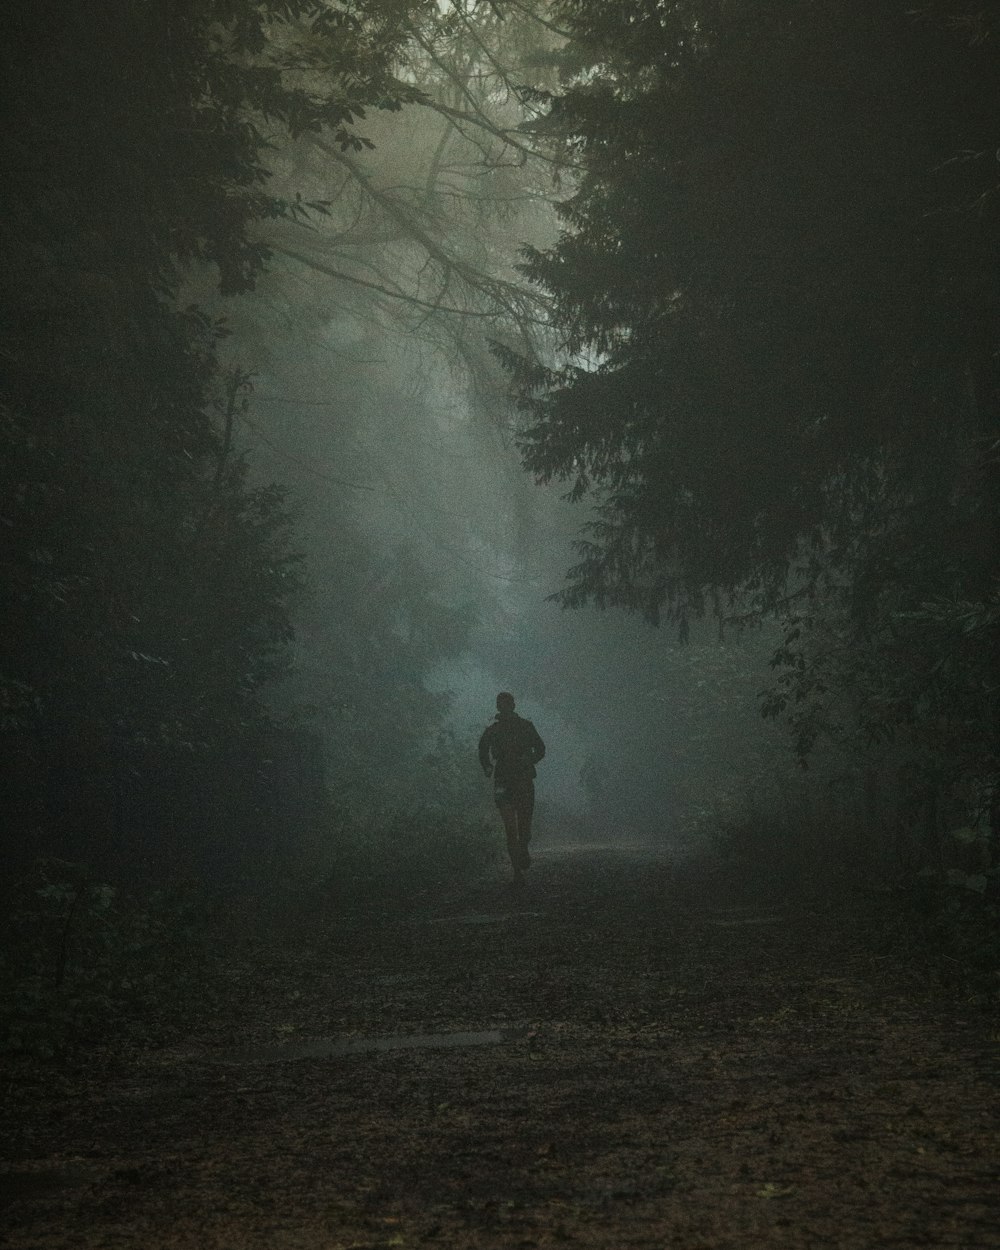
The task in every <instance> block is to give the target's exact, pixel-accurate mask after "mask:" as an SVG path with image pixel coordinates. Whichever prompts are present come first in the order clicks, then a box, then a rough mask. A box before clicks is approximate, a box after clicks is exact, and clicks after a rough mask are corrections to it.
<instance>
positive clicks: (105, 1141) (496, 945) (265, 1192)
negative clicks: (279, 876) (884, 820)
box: [0, 848, 1000, 1250]
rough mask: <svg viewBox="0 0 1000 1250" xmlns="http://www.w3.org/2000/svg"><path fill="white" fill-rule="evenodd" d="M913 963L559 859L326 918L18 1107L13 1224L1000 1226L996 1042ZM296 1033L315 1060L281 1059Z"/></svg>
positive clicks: (2, 1223)
mask: <svg viewBox="0 0 1000 1250" xmlns="http://www.w3.org/2000/svg"><path fill="white" fill-rule="evenodd" d="M919 984H920V981H919V978H918V977H915V976H913V975H912V974H908V973H907V971H906V969H905V968H904V969H900V966H899V961H898V960H897V959H895V958H892V957H889V956H885V955H880V954H879V953H878V948H877V946H876V947H875V948H873V946H872V934H871V932H870V931H869V930H868V929H866V928H865V926H864V925H863V924H862V922H861V921H860V920H859V918H858V916H857V915H854V914H853V913H852V912H850V911H849V910H845V909H844V908H837V909H835V910H830V911H816V910H802V909H795V908H785V907H782V906H780V905H778V904H777V903H776V902H775V900H774V899H772V900H770V902H769V903H762V902H760V901H756V902H754V901H752V900H751V901H748V900H747V899H746V898H745V897H743V898H741V897H739V896H738V895H735V894H730V895H728V896H720V895H719V894H718V892H717V890H715V891H713V890H709V889H705V888H698V887H696V886H692V885H687V886H685V883H684V882H683V881H680V882H679V881H678V880H677V879H676V878H675V877H674V876H673V875H672V874H671V871H670V869H669V867H668V865H666V864H665V863H659V862H656V861H650V860H645V861H644V860H642V859H641V857H639V856H638V855H635V854H620V853H619V854H615V853H610V852H607V851H600V850H590V851H588V850H586V848H577V850H576V851H575V852H574V853H572V854H566V853H552V852H550V853H549V854H547V855H546V854H542V855H539V856H538V857H537V859H536V864H535V866H534V867H533V869H532V873H531V879H530V884H529V885H528V887H527V888H526V889H525V890H523V891H522V892H520V893H517V894H514V893H512V892H510V891H509V890H507V889H506V888H505V887H504V886H503V885H502V884H501V883H500V882H499V880H498V881H495V882H488V883H485V884H481V885H479V886H477V887H475V888H471V889H469V890H468V891H466V892H464V893H462V894H461V895H460V896H457V897H454V898H452V899H448V900H438V902H437V903H436V904H435V905H434V906H433V907H430V908H424V909H420V910H418V911H416V912H415V913H413V914H411V915H409V916H406V917H403V918H400V917H395V918H385V919H383V920H382V921H380V922H379V923H378V924H377V925H374V926H370V927H368V928H361V927H358V926H357V925H356V924H355V925H336V924H332V923H330V922H329V921H328V920H324V919H323V918H321V917H312V918H309V919H308V920H305V921H303V923H302V925H301V926H300V931H299V932H298V933H297V934H296V935H295V936H294V938H289V940H288V941H287V942H286V943H285V944H284V945H283V946H282V947H281V948H279V949H274V948H273V946H272V947H271V948H267V947H263V948H260V949H249V948H248V949H247V950H246V952H245V954H244V956H243V958H242V959H241V960H240V961H238V962H237V963H236V964H235V965H234V966H233V967H232V969H231V971H230V974H229V977H228V981H227V983H226V987H225V989H224V992H222V994H221V1001H220V1002H219V1003H218V1010H217V1012H216V1013H214V1015H213V1017H212V1019H211V1020H206V1021H201V1022H199V1021H193V1022H192V1035H191V1037H190V1039H189V1040H188V1041H187V1042H186V1043H185V1044H184V1046H182V1047H175V1048H173V1049H170V1050H161V1051H158V1052H150V1053H146V1054H143V1055H139V1056H137V1057H134V1058H133V1059H132V1060H131V1061H129V1062H128V1063H122V1062H118V1063H116V1064H112V1065H110V1066H107V1067H106V1068H105V1069H104V1070H102V1071H100V1072H96V1071H92V1073H91V1075H90V1076H89V1077H78V1078H76V1079H74V1080H71V1081H67V1082H66V1083H65V1085H64V1086H62V1087H59V1088H48V1089H47V1090H46V1091H44V1092H39V1091H37V1090H36V1091H35V1092H34V1093H32V1094H31V1098H32V1100H33V1105H32V1107H31V1117H30V1122H29V1123H27V1124H25V1125H22V1126H21V1128H20V1131H18V1132H14V1131H13V1130H14V1126H12V1125H10V1124H7V1125H5V1126H4V1129H5V1133H6V1134H7V1135H8V1137H13V1139H14V1150H13V1153H12V1155H11V1156H10V1159H11V1162H10V1163H9V1164H8V1165H7V1167H6V1177H5V1178H4V1179H5V1188H6V1201H5V1206H4V1210H3V1211H2V1212H0V1233H2V1231H3V1230H4V1229H5V1228H6V1231H7V1235H8V1238H9V1242H8V1244H9V1245H10V1246H12V1247H15V1248H17V1250H29V1248H30V1250H56V1248H59V1250H62V1248H64V1247H65V1248H67V1250H68V1248H69V1247H75V1248H79V1247H95V1248H96V1247H126V1246H128V1247H132V1246H136V1247H139V1246H141V1247H144V1248H148V1250H159V1248H160V1247H177V1248H178V1250H180V1248H183V1250H189V1248H190V1250H215V1248H219V1250H265V1248H266V1250H300V1248H301V1250H388V1248H389V1247H420V1246H427V1247H483V1248H484V1250H489V1248H493V1247H497V1248H500V1247H503V1248H504V1250H508V1248H511V1247H548V1246H573V1245H576V1246H587V1247H600V1248H601V1250H624V1248H625V1247H650V1248H651V1250H652V1248H653V1247H655V1248H656V1250H669V1248H671V1247H677V1248H678V1250H701V1248H704V1250H708V1248H711V1250H722V1248H728V1247H733V1248H739V1250H744V1248H748V1250H756V1248H758V1247H771V1246H774V1247H802V1248H806V1247H809V1248H811V1247H817V1246H835V1247H844V1248H852V1250H853V1248H854V1247H857V1248H858V1250H861V1248H864V1250H869V1248H871V1247H881V1246H892V1247H911V1246H913V1247H916V1246H920V1247H946V1246H949V1247H950V1246H954V1247H961V1248H962V1250H974V1248H976V1247H1000V1192H998V1188H997V1179H998V1175H1000V1167H998V1164H1000V1147H998V1141H1000V1134H998V1129H1000V1097H998V1081H997V1059H998V1045H997V1038H996V1036H995V1035H994V1036H993V1037H991V1036H990V1030H989V1027H988V1025H987V1024H985V1023H984V1021H983V1019H982V1018H981V1017H977V1016H975V1015H974V1014H973V1013H971V1012H970V1013H968V1015H969V1018H968V1019H962V1018H958V1017H959V1016H960V1014H961V1013H960V1012H957V1011H956V1008H955V1007H954V1005H953V1004H949V1003H948V1002H946V1001H945V1000H943V999H941V998H939V997H938V998H935V997H934V996H933V995H928V994H921V993H920V992H919ZM455 1034H470V1035H474V1036H475V1039H476V1040H475V1041H474V1042H469V1041H468V1039H466V1042H468V1044H464V1043H463V1042H462V1041H461V1040H457V1039H455V1037H454V1036H453V1035H455ZM404 1035H419V1036H420V1038H421V1044H420V1045H419V1046H414V1047H412V1048H411V1047H409V1046H407V1045H405V1043H404V1042H402V1041H400V1040H399V1039H400V1037H401V1036H404ZM361 1039H367V1040H361ZM345 1041H351V1042H352V1043H353V1044H352V1045H349V1046H346V1047H345V1046H344V1045H343V1043H344V1042H345ZM308 1043H317V1044H319V1043H322V1045H323V1046H326V1047H327V1048H328V1053H325V1054H321V1055H319V1056H318V1057H312V1058H309V1057H298V1058H295V1057H292V1056H293V1055H301V1054H302V1053H303V1051H307V1050H308V1048H309V1047H308V1045H307V1044H308ZM337 1047H339V1049H337ZM357 1047H361V1049H357ZM376 1047H378V1048H376ZM331 1048H334V1049H333V1050H332V1053H329V1052H330V1049H331ZM366 1048H367V1049H366ZM27 1098H28V1093H27V1092H25V1091H24V1090H21V1089H20V1087H18V1092H17V1094H16V1096H9V1097H8V1099H7V1112H6V1114H20V1115H23V1114H24V1113H25V1108H26V1106H27V1103H26V1101H25V1100H26V1099H27Z"/></svg>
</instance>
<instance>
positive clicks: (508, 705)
mask: <svg viewBox="0 0 1000 1250" xmlns="http://www.w3.org/2000/svg"><path fill="white" fill-rule="evenodd" d="M513 710H514V696H513V695H512V694H508V693H507V691H506V690H501V691H500V693H499V694H498V695H497V711H498V712H513Z"/></svg>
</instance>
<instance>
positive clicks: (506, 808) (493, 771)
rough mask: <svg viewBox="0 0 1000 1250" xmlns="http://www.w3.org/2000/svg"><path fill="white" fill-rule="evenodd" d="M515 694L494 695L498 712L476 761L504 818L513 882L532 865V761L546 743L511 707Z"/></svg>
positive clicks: (534, 760)
mask: <svg viewBox="0 0 1000 1250" xmlns="http://www.w3.org/2000/svg"><path fill="white" fill-rule="evenodd" d="M514 707H515V703H514V696H513V695H512V694H508V692H507V691H506V690H502V691H501V692H500V693H499V694H498V695H497V714H496V718H495V720H494V721H493V722H492V724H490V725H487V727H486V729H485V730H484V731H483V735H482V737H481V738H480V739H479V763H480V765H481V766H482V769H483V772H484V773H485V775H486V776H487V777H490V776H492V778H493V800H494V802H495V803H496V805H497V808H498V810H499V812H500V818H501V819H502V820H503V827H504V833H505V834H506V836H507V854H508V855H509V856H510V863H511V867H512V868H513V869H514V882H515V884H518V885H519V884H520V883H521V882H522V881H523V880H524V875H523V874H524V872H525V869H527V868H529V867H530V865H531V856H530V855H529V854H528V843H529V842H530V841H531V817H532V813H533V812H534V809H535V776H536V772H535V765H536V764H537V763H538V761H539V760H540V759H542V758H543V757H544V755H545V743H544V742H543V741H542V739H541V737H540V736H539V734H538V730H537V729H536V728H535V726H534V725H533V724H532V723H531V721H530V720H525V719H524V718H523V717H521V716H518V715H517V713H516V712H515V711H514Z"/></svg>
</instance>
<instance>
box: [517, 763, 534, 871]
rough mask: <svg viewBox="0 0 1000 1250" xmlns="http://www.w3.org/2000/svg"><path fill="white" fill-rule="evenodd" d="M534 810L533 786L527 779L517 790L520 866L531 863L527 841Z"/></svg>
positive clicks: (525, 866)
mask: <svg viewBox="0 0 1000 1250" xmlns="http://www.w3.org/2000/svg"><path fill="white" fill-rule="evenodd" d="M534 812H535V786H534V783H533V782H530V781H529V782H528V783H527V784H526V785H525V786H523V787H522V788H521V789H520V790H519V792H518V796H517V836H518V850H519V863H520V865H521V867H522V868H527V867H528V866H529V865H530V864H531V857H530V855H529V854H528V843H529V842H530V841H531V818H532V816H533V815H534Z"/></svg>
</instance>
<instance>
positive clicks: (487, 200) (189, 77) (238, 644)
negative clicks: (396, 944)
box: [0, 0, 1000, 980]
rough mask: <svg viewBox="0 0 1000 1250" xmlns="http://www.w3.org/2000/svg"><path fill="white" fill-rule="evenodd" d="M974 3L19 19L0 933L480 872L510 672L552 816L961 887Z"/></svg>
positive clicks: (981, 679) (398, 0) (980, 126)
mask: <svg viewBox="0 0 1000 1250" xmlns="http://www.w3.org/2000/svg"><path fill="white" fill-rule="evenodd" d="M996 15H997V6H996V5H995V4H989V5H986V6H979V7H978V8H977V10H976V12H975V13H974V14H973V13H971V12H969V11H968V10H967V8H966V7H964V6H963V5H962V4H952V3H947V2H943V3H931V4H928V5H925V6H922V7H920V8H919V9H917V10H914V9H913V6H912V5H910V4H904V3H902V2H900V3H895V2H893V3H888V4H883V5H877V6H873V5H871V4H866V3H861V2H860V0H858V2H857V3H845V4H841V5H835V6H832V7H831V6H829V5H821V4H812V3H805V4H796V5H794V6H792V5H789V4H787V3H780V2H779V0H759V2H758V3H751V4H746V5H742V6H731V5H729V4H725V3H720V2H718V0H692V2H691V3H677V4H663V3H658V2H657V3H652V2H650V3H630V4H627V5H620V4H607V3H605V2H604V0H555V2H553V3H544V2H543V0H509V2H508V0H497V2H496V3H485V2H477V0H455V2H453V3H445V2H444V0H441V2H440V3H439V2H416V3H411V2H409V0H357V2H353V0H344V2H329V3H328V2H326V0H283V2H281V3H279V2H277V0H274V2H272V0H260V2H259V3H253V2H252V0H224V2H223V0H196V2H193V3H190V4H185V5H149V6H137V5H135V4H132V3H127V2H126V0H120V2H118V3H116V2H115V0H106V2H104V3H101V4H99V5H97V6H96V7H95V6H93V5H88V6H70V7H69V8H66V7H65V6H62V5H59V6H56V5H51V4H47V3H42V4H39V5H33V6H31V7H30V8H28V9H24V10H22V11H19V12H18V14H17V15H16V16H15V17H14V18H13V19H12V29H11V33H10V38H9V39H8V40H6V41H5V44H4V48H3V50H2V52H0V61H2V64H0V73H2V79H3V82H4V84H5V87H4V91H5V100H6V124H5V126H4V129H3V138H2V143H3V149H4V156H3V165H4V169H5V170H6V171H7V172H6V178H5V182H6V192H5V195H4V204H3V217H4V226H5V246H4V260H3V269H4V279H5V282H4V286H5V295H6V298H5V305H4V317H5V325H4V330H5V333H4V348H3V363H4V376H3V391H2V395H0V420H2V435H3V440H4V454H3V460H2V470H0V471H2V473H3V475H4V480H3V490H2V498H3V509H2V522H3V534H4V547H3V560H4V593H5V610H4V623H5V628H4V659H3V667H2V669H0V715H2V720H0V729H2V733H3V769H4V782H3V795H4V797H3V802H4V808H5V829H6V835H7V836H6V838H5V846H4V858H5V860H6V866H7V869H8V880H11V881H16V882H17V883H18V884H17V885H16V886H15V887H14V890H13V892H12V893H11V895H10V899H9V901H10V909H9V910H10V914H11V915H15V916H19V917H21V920H23V919H24V917H25V916H26V915H27V914H28V913H29V912H31V908H32V906H34V904H33V903H32V901H31V900H33V899H35V900H39V899H40V900H42V903H39V907H42V908H43V910H44V906H50V907H51V911H52V917H53V920H52V923H53V924H54V925H55V930H54V931H58V932H61V933H62V934H63V935H65V933H66V932H67V931H68V925H69V922H68V921H67V919H66V916H67V914H68V909H72V908H78V909H80V908H82V909H83V910H86V908H87V907H91V909H93V907H94V906H97V903H95V899H97V900H98V902H99V900H100V898H103V899H104V903H101V904H100V906H105V905H108V906H110V903H108V896H103V895H101V896H98V895H94V894H93V893H92V891H93V890H95V889H97V888H98V885H99V883H105V882H110V883H114V885H115V886H116V887H138V886H139V885H140V884H142V885H143V886H144V888H149V887H151V886H159V887H163V886H164V885H165V884H166V883H172V882H177V881H179V880H185V881H195V882H200V883H208V884H210V885H215V886H218V885H219V884H221V883H232V882H234V881H241V882H244V883H245V882H247V881H250V882H253V881H256V882H258V883H260V882H273V881H275V880H276V879H281V878H288V879H303V877H304V878H305V879H308V880H313V881H320V880H323V881H327V883H328V889H329V891H330V899H331V905H336V906H347V905H349V903H350V900H351V899H352V898H356V897H357V895H358V893H359V890H362V887H363V890H364V891H370V890H371V888H372V887H373V883H375V884H377V885H378V887H379V889H380V890H383V891H388V893H389V894H391V893H392V892H393V891H394V890H398V889H410V888H414V887H417V886H420V887H422V886H426V885H429V884H430V883H432V882H434V881H436V880H439V879H441V878H442V877H446V876H447V875H448V874H449V873H451V872H454V873H460V874H468V873H469V872H470V871H477V870H478V866H481V865H482V864H483V863H485V862H487V861H488V859H489V856H490V854H491V853H493V848H494V846H495V845H497V843H498V838H497V834H496V831H495V830H494V829H493V828H492V826H493V824H494V823H495V814H494V813H493V812H492V810H491V806H490V804H489V803H488V795H487V794H486V793H485V792H484V790H483V788H482V783H481V779H480V777H479V774H478V771H477V768H476V763H475V757H474V751H473V747H474V740H475V735H476V733H477V732H478V731H479V729H481V728H482V726H483V725H484V724H485V723H486V722H487V720H488V719H489V718H490V716H491V714H492V699H493V695H494V694H495V691H496V690H497V689H499V688H510V689H513V690H514V691H515V693H516V695H517V697H518V700H519V707H520V708H521V709H522V710H526V712H527V714H529V715H531V716H532V717H533V718H534V719H535V720H536V723H537V724H538V726H539V728H540V729H541V730H542V732H543V734H545V736H546V737H547V739H548V740H549V748H550V749H549V757H548V759H547V760H546V763H545V765H544V769H545V773H544V776H543V779H542V783H541V794H542V800H543V803H542V809H541V811H542V819H541V821H540V824H539V829H540V832H541V834H542V836H543V837H544V836H546V831H547V832H548V834H549V836H567V835H571V834H572V835H574V836H578V835H579V834H580V832H581V831H584V832H586V833H587V834H588V835H591V836H598V837H601V838H609V839H613V838H629V837H642V838H650V839H653V840H657V841H659V842H660V843H661V844H667V845H671V846H675V847H677V848H678V849H681V848H683V850H684V853H689V852H690V850H691V849H692V848H698V847H702V848H704V847H706V846H707V847H709V848H712V849H713V850H714V851H718V850H720V849H721V850H723V851H725V852H726V853H729V854H737V855H740V856H744V857H745V858H746V860H747V862H748V864H753V865H757V866H758V867H760V866H763V868H764V870H765V871H773V870H774V866H775V865H781V866H782V867H781V871H787V872H788V873H789V874H790V877H791V878H794V879H795V880H796V881H797V882H798V883H799V884H804V885H807V886H808V887H809V888H812V889H815V890H817V891H822V890H823V889H825V888H827V887H828V885H829V884H830V883H831V882H832V881H833V880H834V879H835V878H836V877H837V876H838V874H843V873H846V872H848V871H849V872H851V873H853V874H854V875H855V877H857V878H863V879H865V880H868V881H870V882H872V883H878V884H879V885H885V884H899V883H904V882H906V881H909V880H911V879H913V877H914V876H916V875H917V874H919V873H921V872H932V873H935V874H938V875H939V876H941V879H942V880H946V881H950V882H951V884H952V886H954V887H955V888H957V889H962V890H964V892H965V894H969V895H974V896H975V897H976V898H977V899H978V898H980V897H983V896H985V898H986V899H987V900H988V899H989V897H990V896H991V894H992V890H993V883H995V881H996V876H995V874H996V866H997V800H996V794H997V757H998V738H997V735H998V709H997V682H996V669H995V660H996V654H997V641H998V622H1000V601H998V597H997V549H998V544H997V502H998V499H997V493H998V480H1000V474H998V465H1000V456H998V442H997V437H998V431H997V401H998V386H997V383H998V355H997V342H996V324H997V323H996V310H997V296H998V289H997V288H998V274H1000V270H998V266H997V260H998V256H997V241H998V230H997V224H998V223H997V207H998V194H997V192H998V187H1000V174H998V166H997V160H996V149H997V143H998V142H1000V137H998V132H997V117H996V110H995V100H994V84H995V73H996V56H997V52H996V48H997V35H998V31H997V27H996ZM525 470H526V471H525ZM567 571H568V572H567ZM552 596H555V597H556V600H557V602H553V601H552V598H551V597H552ZM595 607H596V608H598V609H606V611H595V610H594V609H595ZM565 608H568V609H570V610H568V611H565V610H563V609H565ZM762 712H763V713H764V716H763V717H762V715H761V713H762ZM59 864H61V865H62V867H59V866H58V865H59ZM949 873H950V876H949V875H948V874H949ZM45 891H48V893H47V894H46V893H45ZM963 897H964V895H963ZM45 900H48V902H45ZM81 900H84V901H81ZM87 900H89V901H87ZM43 904H44V906H43ZM984 905H985V903H984ZM98 910H99V908H98ZM18 923H19V924H20V923H21V921H18ZM34 923H35V922H34V921H32V924H34ZM60 926H61V928H60ZM29 927H30V926H29ZM64 954H65V952H64ZM59 969H60V970H59V973H58V977H57V979H58V980H62V979H63V977H64V975H65V971H66V969H65V959H64V958H63V959H62V962H60V963H59Z"/></svg>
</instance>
